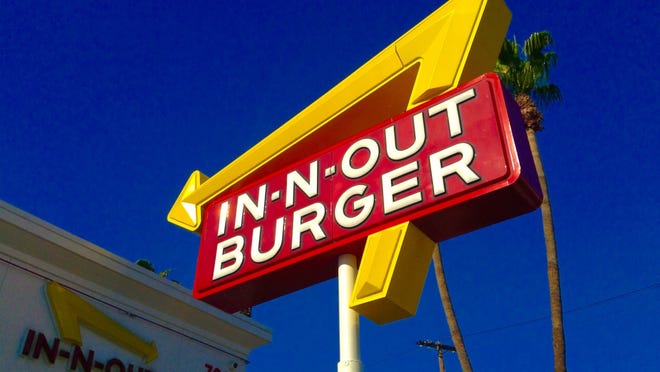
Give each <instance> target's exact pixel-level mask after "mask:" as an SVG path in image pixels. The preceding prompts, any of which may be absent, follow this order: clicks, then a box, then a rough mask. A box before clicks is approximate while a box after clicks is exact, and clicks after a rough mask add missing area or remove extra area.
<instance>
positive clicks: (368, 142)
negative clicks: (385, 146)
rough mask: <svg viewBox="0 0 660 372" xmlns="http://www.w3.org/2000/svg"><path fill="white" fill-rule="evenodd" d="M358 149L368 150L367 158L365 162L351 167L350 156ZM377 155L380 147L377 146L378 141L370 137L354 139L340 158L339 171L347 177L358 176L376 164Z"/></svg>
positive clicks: (367, 171)
mask: <svg viewBox="0 0 660 372" xmlns="http://www.w3.org/2000/svg"><path fill="white" fill-rule="evenodd" d="M360 149H365V150H367V151H369V159H367V162H366V163H365V164H364V165H363V166H361V167H359V168H353V165H351V158H352V157H353V155H354V154H355V153H356V152H358V151H359V150H360ZM379 156H380V149H379V148H378V142H376V140H374V139H372V138H363V139H361V140H359V141H356V142H355V143H354V144H352V145H351V146H350V147H349V148H348V150H346V153H345V154H344V157H343V158H342V159H341V171H342V173H343V174H344V176H346V177H348V178H353V179H355V178H360V177H362V176H364V175H365V174H367V173H369V172H370V171H371V170H372V169H373V168H374V166H376V162H377V161H378V157H379Z"/></svg>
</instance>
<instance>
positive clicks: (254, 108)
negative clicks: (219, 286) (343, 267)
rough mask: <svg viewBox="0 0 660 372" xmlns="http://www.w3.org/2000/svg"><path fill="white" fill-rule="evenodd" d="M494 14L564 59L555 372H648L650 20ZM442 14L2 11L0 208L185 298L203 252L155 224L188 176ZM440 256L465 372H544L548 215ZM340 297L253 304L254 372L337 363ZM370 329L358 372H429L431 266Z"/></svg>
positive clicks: (55, 5) (556, 115) (650, 11)
mask: <svg viewBox="0 0 660 372" xmlns="http://www.w3.org/2000/svg"><path fill="white" fill-rule="evenodd" d="M507 4H508V6H509V8H510V9H511V10H512V13H513V20H512V23H511V26H510V28H509V37H512V36H513V35H516V37H517V38H518V40H523V39H525V38H526V37H527V36H528V35H529V34H530V33H531V32H533V31H538V30H543V29H547V30H549V31H551V33H552V34H553V36H554V39H555V42H556V48H555V49H556V51H557V54H558V56H559V64H558V66H557V68H556V69H555V70H554V71H553V72H552V75H551V78H552V80H553V82H554V83H556V84H557V85H559V87H560V88H561V89H562V92H563V95H564V102H563V103H562V104H560V105H556V106H553V107H551V108H549V109H548V110H546V113H545V127H546V129H545V130H544V131H543V132H541V133H540V134H539V136H538V140H539V146H540V149H541V153H542V156H543V159H544V164H545V168H546V174H547V177H548V183H549V188H550V196H551V201H552V204H553V210H554V213H555V228H556V233H557V246H558V252H559V260H560V270H561V280H562V294H563V300H564V310H565V312H566V315H565V334H566V347H567V362H568V367H569V368H570V369H571V370H576V371H622V370H655V369H658V368H660V354H658V353H657V350H660V341H658V334H659V333H660V320H659V319H660V318H659V317H658V316H657V314H658V313H659V312H660V291H659V289H660V284H659V283H660V253H659V250H658V240H659V239H660V236H659V234H658V223H659V222H660V217H659V215H658V200H657V190H658V189H660V182H659V178H658V167H657V165H656V160H657V158H658V155H660V153H659V151H658V138H659V132H660V129H659V126H658V125H657V123H658V112H659V110H658V108H659V105H658V98H657V97H658V96H659V95H660V89H659V84H658V77H657V72H656V71H657V61H658V57H659V55H658V50H657V40H658V39H660V35H658V33H659V32H658V29H657V25H656V23H657V20H658V19H659V17H658V15H659V7H660V6H659V5H658V3H657V2H654V1H645V0H635V1H632V2H626V3H624V2H619V1H599V2H596V1H592V0H589V1H583V2H571V1H549V2H528V1H521V0H509V1H507ZM439 5H440V3H439V2H437V1H398V0H397V1H389V2H387V4H384V3H383V2H382V1H359V2H355V4H348V3H340V2H337V3H330V4H319V5H312V4H311V3H309V2H295V1H293V2H292V1H288V2H287V1H269V2H259V1H254V2H247V1H245V2H244V1H235V2H231V3H228V4H224V3H221V2H211V1H208V2H189V3H188V2H186V3H183V2H152V3H141V4H135V3H134V2H121V1H116V2H114V1H113V2H100V1H92V2H84V3H83V2H68V1H50V2H33V1H4V2H3V3H2V6H0V82H1V83H0V129H1V131H0V198H1V199H3V200H5V201H7V202H9V203H11V204H14V205H15V206H17V207H19V208H21V209H24V210H25V211H27V212H29V213H32V214H34V215H36V216H38V217H40V218H42V219H44V220H46V221H48V222H50V223H53V224H54V225H56V226H59V227H61V228H63V229H65V230H68V231H69V232H71V233H73V234H76V235H79V236H81V237H83V238H84V239H87V240H89V241H91V242H93V243H95V244H97V245H99V246H101V247H103V248H105V249H108V250H110V251H112V252H114V253H116V254H118V255H120V256H122V257H125V258H126V259H128V260H131V261H134V260H137V259H139V258H149V259H150V260H152V261H153V262H154V263H155V265H156V266H157V268H159V269H166V268H172V269H173V270H174V271H173V272H172V274H171V275H172V277H173V278H175V279H177V280H179V281H181V282H182V283H183V284H184V285H185V286H187V287H191V286H192V282H193V276H194V267H195V261H196V255H197V248H198V244H199V238H198V237H197V236H196V235H194V234H192V233H189V232H187V231H185V230H182V229H180V228H178V227H175V226H174V225H171V224H169V223H168V222H167V221H166V219H165V217H166V214H167V212H168V210H169V208H170V206H171V204H172V203H173V202H174V200H175V199H176V196H177V195H178V193H179V191H180V189H181V187H182V185H183V183H184V182H185V180H186V179H187V177H188V175H189V174H190V172H191V171H193V170H195V169H200V170H202V171H203V172H204V173H206V174H214V173H215V172H217V171H218V170H220V169H221V168H222V167H223V166H224V165H226V164H227V163H229V162H230V161H232V160H233V159H234V158H235V157H237V156H239V155H240V154H242V153H243V152H244V151H246V150H247V149H248V148H250V147H251V146H252V145H253V144H255V143H256V142H257V141H259V140H260V139H262V138H263V137H265V136H266V135H268V134H269V133H270V132H271V131H272V130H274V129H275V128H277V127H279V126H280V125H281V124H282V123H284V122H286V121H287V120H288V119H289V118H290V117H292V116H293V115H295V114H296V113H297V112H299V111H300V110H301V109H303V108H304V107H306V106H307V105H308V104H310V103H311V102H313V101H314V100H315V99H316V98H318V97H319V96H320V95H322V94H323V93H324V92H326V91H327V90H328V89H330V88H332V87H333V86H334V85H335V84H336V83H338V82H339V81H341V80H342V79H343V78H344V77H346V76H347V75H348V74H350V73H351V72H352V71H354V70H355V69H356V68H357V67H359V66H360V65H362V64H363V63H364V62H366V61H367V60H368V59H369V58H370V57H371V56H373V55H374V54H376V53H377V52H379V51H380V50H381V49H383V48H384V47H385V46H387V45H389V44H390V43H391V42H392V41H394V40H395V39H396V38H397V37H398V36H400V35H401V34H403V33H404V32H405V31H407V30H408V29H409V28H410V27H412V26H413V25H415V24H416V23H417V22H419V21H420V20H421V19H423V18H424V17H425V16H426V15H428V14H429V13H431V12H432V11H433V10H434V9H436V8H437V7H438V6H439ZM442 247H443V257H444V261H445V269H446V274H447V280H448V283H449V287H450V290H451V294H452V298H453V301H454V306H455V310H456V313H457V316H458V319H459V322H460V325H461V328H462V330H463V333H464V336H465V340H466V344H467V349H468V353H469V354H470V357H471V359H472V364H473V367H474V368H475V370H487V371H530V370H533V371H549V370H552V346H551V342H552V341H551V335H550V320H549V317H548V316H549V300H548V294H547V292H548V291H547V277H546V269H545V268H546V263H545V250H544V244H543V234H542V228H541V216H540V212H534V213H531V214H528V215H525V216H522V217H519V218H516V219H513V220H510V221H506V222H503V223H500V224H497V225H495V226H491V227H488V228H485V229H482V230H479V231H477V232H474V233H470V234H468V235H465V236H461V237H458V238H454V239H451V240H449V241H447V242H444V243H443V244H442ZM336 285H337V283H336V280H330V281H328V282H325V283H321V284H319V285H316V286H313V287H310V288H307V289H304V290H301V291H299V292H296V293H293V294H290V295H287V296H284V297H282V298H279V299H276V300H273V301H270V302H267V303H265V304H262V305H258V306H257V307H255V309H254V318H255V319H256V320H258V321H260V322H263V323H265V324H266V325H268V326H270V327H272V329H273V331H274V339H273V343H272V344H270V345H267V346H264V347H262V348H260V349H258V350H256V351H255V352H254V353H253V354H252V355H251V358H250V360H251V363H250V365H249V367H248V371H251V372H260V371H309V370H315V371H317V370H318V371H332V370H335V369H336V363H337V361H338V336H337V310H336V308H337V298H336V297H337V296H336ZM361 326H362V334H361V336H362V339H361V346H362V358H363V363H364V365H365V369H366V370H367V371H401V370H420V371H421V370H424V371H425V370H437V359H436V355H435V352H434V351H433V350H430V349H422V348H419V347H417V346H416V345H415V342H416V341H417V340H420V339H433V340H440V341H442V342H444V343H451V339H450V336H449V332H448V329H447V325H446V321H445V317H444V313H443V312H442V309H441V306H440V301H439V296H438V294H437V289H436V287H435V284H434V277H433V275H432V274H431V275H429V276H428V277H427V284H426V287H425V290H424V293H423V295H422V298H421V301H420V306H419V309H418V313H417V315H416V316H415V317H413V318H410V319H407V320H403V321H399V322H396V323H393V324H390V325H386V326H377V325H375V324H373V323H371V322H370V321H368V320H366V319H363V320H362V323H361ZM445 361H446V363H447V370H449V371H451V370H458V369H459V366H458V361H457V358H456V356H455V355H451V354H450V355H447V356H446V358H445Z"/></svg>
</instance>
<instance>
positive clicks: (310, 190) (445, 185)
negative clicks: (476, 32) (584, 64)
mask: <svg viewBox="0 0 660 372" xmlns="http://www.w3.org/2000/svg"><path fill="white" fill-rule="evenodd" d="M346 125H350V123H347V124H346ZM329 145H332V144H329ZM540 203H541V191H540V188H539V186H538V179H537V175H536V171H535V169H534V165H533V162H532V159H531V154H530V150H529V144H528V143H527V138H526V136H525V133H524V125H523V123H522V119H521V118H520V112H519V108H518V106H517V105H516V104H515V102H514V101H513V100H512V99H511V98H510V97H509V96H508V95H507V94H505V92H504V91H503V89H502V87H501V84H500V82H499V79H498V78H497V76H496V75H495V74H487V75H484V76H482V77H480V78H478V79H476V80H474V81H472V82H469V83H467V84H465V85H463V86H460V87H458V88H457V89H455V90H453V91H452V92H449V93H446V94H444V95H441V96H439V97H437V98H435V99H433V100H431V101H429V102H427V103H425V104H423V105H421V106H419V107H417V108H414V109H412V110H410V111H408V112H406V113H403V114H401V115H398V116H396V117H394V118H392V119H390V120H388V121H386V122H384V123H381V124H379V125H377V126H375V127H373V128H372V129H369V130H368V131H365V132H363V133H360V134H359V135H357V136H355V137H353V138H350V139H348V140H346V141H344V142H342V143H339V144H336V145H334V146H330V147H329V148H328V149H327V150H324V151H322V152H319V153H317V154H314V155H313V156H310V157H309V158H307V159H305V160H304V161H302V162H300V163H298V164H293V165H292V166H291V167H290V168H288V169H284V170H274V172H273V173H272V175H270V176H269V177H267V178H265V179H263V180H261V181H260V182H258V183H255V184H252V185H250V186H248V187H246V188H244V189H241V190H238V191H236V192H232V193H230V194H227V195H221V196H219V197H218V198H217V199H215V200H214V201H212V202H211V203H209V205H208V206H207V208H206V210H205V212H204V213H205V215H204V220H203V221H204V224H203V227H202V236H201V246H200V251H199V257H198V263H197V273H196V277H195V285H194V290H193V293H194V295H195V297H197V298H199V299H202V300H204V301H206V302H209V303H211V304H213V305H214V306H216V307H219V308H221V309H223V310H225V311H228V312H234V311H237V310H240V309H241V308H245V307H248V306H251V305H254V304H257V303H260V302H263V301H266V300H269V299H272V298H275V297H277V296H280V295H282V294H285V293H288V292H292V291H294V290H297V289H300V288H303V287H306V286H308V285H311V284H314V283H317V282H320V281H323V280H326V279H329V278H331V277H333V276H335V275H336V270H337V258H338V256H339V255H341V254H343V253H353V254H356V255H357V256H360V255H361V252H362V249H363V248H364V242H365V241H366V238H367V236H368V235H369V234H371V233H374V232H377V231H380V230H382V229H384V228H386V227H389V226H392V225H395V224H398V223H402V222H405V221H412V222H413V223H414V224H415V225H416V226H417V227H418V228H419V229H420V230H422V231H423V232H424V233H426V234H427V235H428V236H429V237H430V238H432V239H434V240H435V241H441V240H445V239H448V238H451V237H453V236H456V235H459V234H462V233H465V232H468V231H472V230H475V229H478V228H480V227H483V226H486V225H489V224H493V223H496V222H499V221H502V220H504V219H507V218H511V217H515V216H517V215H520V214H523V213H526V212H529V211H531V210H534V209H536V208H537V207H538V205H539V204H540Z"/></svg>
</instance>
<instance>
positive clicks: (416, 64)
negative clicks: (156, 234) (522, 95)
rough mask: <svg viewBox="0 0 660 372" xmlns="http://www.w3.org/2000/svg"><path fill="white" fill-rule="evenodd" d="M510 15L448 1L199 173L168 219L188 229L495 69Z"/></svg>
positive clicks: (488, 4) (493, 5)
mask: <svg viewBox="0 0 660 372" xmlns="http://www.w3.org/2000/svg"><path fill="white" fill-rule="evenodd" d="M510 19H511V13H510V12H509V10H508V8H507V7H506V5H505V4H504V1H503V0H450V1H449V2H447V3H445V4H444V5H443V6H441V7H440V8H438V9H437V10H436V11H434V12H433V13H431V14H430V15H429V16H428V17H427V18H425V19H424V20H423V21H421V22H420V23H419V24H417V25H416V26H415V27H413V28H412V29H411V30H410V31H408V32H407V33H405V34H404V35H403V36H401V37H400V38H399V39H398V40H396V41H395V42H394V43H392V44H391V45H389V46H388V47H387V48H385V49H384V50H383V51H381V52H380V53H379V54H377V55H376V56H375V57H373V58H372V59H371V60H369V61H368V62H367V63H365V64H364V65H363V66H362V67H360V68H359V69H357V70H356V71H355V72H354V73H352V74H351V75H350V76H348V77H347V78H346V79H344V80H343V81H342V82H340V83H339V84H337V85H336V86H335V87H334V88H332V89H331V90H329V91H328V92H327V93H325V94H324V95H323V96H321V97H320V98H319V99H317V100H316V101H315V102H314V103H312V104H311V105H309V106H308V107H307V108H305V109H304V110H303V111H301V112H300V113H298V114H297V115H296V116H294V117H293V118H292V119H290V120H289V121H288V122H286V123H285V124H284V125H282V126H281V127H280V128H279V129H277V130H276V131H274V132H273V133H271V134H270V135H269V136H268V137H266V138H265V139H263V140H262V141H261V142H259V143H258V144H256V145H255V146H254V147H252V148H251V149H250V150H249V151H247V152H246V153H244V154H243V155H242V156H240V157H238V158H237V159H236V160H234V161H233V162H232V163H230V164H229V165H227V166H226V167H225V168H223V169H222V170H221V171H220V172H218V173H217V174H215V175H214V176H213V177H211V178H208V179H207V177H206V176H204V175H203V174H202V173H201V172H199V171H195V172H194V173H193V174H192V175H191V176H190V178H189V179H188V182H187V183H186V185H185V187H184V189H183V191H182V192H181V194H180V195H179V197H178V198H177V200H176V202H175V204H174V205H173V206H172V209H171V210H170V212H169V214H168V216H167V219H168V221H170V222H171V223H173V224H175V225H178V226H180V227H183V228H185V229H187V230H190V231H197V230H198V229H199V228H200V226H201V220H202V210H203V207H204V205H206V204H207V203H208V202H209V201H211V200H212V199H214V198H215V197H216V196H218V195H220V194H221V193H223V192H225V191H229V190H234V189H236V188H238V187H240V186H241V185H245V184H246V183H248V182H251V181H254V180H257V179H258V178H259V177H263V176H264V175H266V174H268V173H269V172H271V171H272V170H274V169H279V168H281V167H283V166H285V165H288V164H291V163H293V162H295V161H297V160H300V159H301V158H303V157H305V156H308V155H309V154H311V153H313V152H316V151H317V150H318V149H320V148H324V147H327V146H328V145H331V144H334V143H337V142H339V141H341V140H343V139H346V138H348V137H350V136H351V135H354V134H356V133H359V132H361V131H362V130H364V129H367V128H369V127H371V126H372V125H374V124H376V123H379V122H381V121H383V120H386V119H388V118H390V117H392V116H394V115H396V114H399V113H402V112H404V111H406V110H407V109H409V108H412V107H413V106H416V105H418V104H420V103H422V102H424V101H425V100H427V99H429V98H431V97H433V96H435V95H438V94H440V93H442V92H444V91H447V90H449V89H452V88H454V87H456V86H458V85H459V84H461V83H463V82H465V81H468V80H470V79H472V78H474V77H476V76H478V75H480V74H482V73H484V72H487V71H489V70H491V69H492V68H493V67H494V65H495V61H496V59H497V55H498V53H499V50H500V46H501V44H502V40H503V38H504V35H505V33H506V29H507V28H508V25H509V21H510Z"/></svg>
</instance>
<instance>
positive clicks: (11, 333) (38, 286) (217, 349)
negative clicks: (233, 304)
mask: <svg viewBox="0 0 660 372" xmlns="http://www.w3.org/2000/svg"><path fill="white" fill-rule="evenodd" d="M51 280H54V281H56V282H58V283H60V284H62V285H63V286H65V287H68V288H70V289H71V290H73V291H74V292H75V293H79V297H80V298H83V299H84V300H85V301H87V302H88V303H90V304H92V305H93V306H94V307H95V308H96V309H98V310H100V311H101V312H102V313H104V314H105V315H107V316H109V317H110V318H112V319H113V320H115V321H117V322H119V323H120V324H121V325H122V326H123V327H124V328H126V329H128V330H130V331H131V332H132V333H134V334H136V335H138V336H139V337H140V338H142V339H144V340H153V341H155V342H156V346H157V348H158V354H159V357H158V358H157V359H156V360H154V361H152V362H151V363H146V362H145V361H143V360H142V359H141V357H140V356H139V355H137V354H135V353H134V352H131V351H128V350H126V349H124V348H122V347H121V346H119V345H116V344H114V343H113V342H111V341H110V340H108V339H106V338H105V337H104V336H103V335H99V334H97V333H96V332H94V331H93V330H91V329H88V328H87V327H85V326H83V327H82V329H81V332H82V338H83V345H82V347H81V349H82V351H83V352H84V353H85V355H86V356H87V353H88V351H89V350H94V353H95V354H94V360H95V361H98V362H100V363H102V364H103V367H102V368H98V367H100V366H97V368H93V369H92V371H103V370H108V371H113V372H114V371H117V372H119V371H122V368H121V367H122V366H123V367H124V369H123V371H125V372H128V371H130V370H131V365H132V370H133V372H138V371H139V370H140V368H142V371H146V370H150V371H208V370H210V371H213V370H214V368H217V369H216V370H215V371H216V372H217V371H222V372H225V371H244V370H245V365H246V363H247V359H248V356H249V353H250V352H251V350H252V349H254V348H255V347H258V346H260V345H263V344H265V343H268V342H270V340H271V337H272V336H271V331H270V330H269V329H267V328H265V327H264V326H262V325H260V324H258V323H256V322H255V321H253V320H251V319H249V318H247V317H244V316H242V315H229V314H226V313H224V312H222V311H220V310H217V309H215V308H213V307H211V306H209V305H207V304H205V303H202V302H200V301H197V300H195V299H193V298H192V296H191V295H190V293H189V290H187V289H185V288H183V287H182V286H180V285H178V284H176V283H172V282H170V281H168V280H166V279H163V278H160V277H158V276H157V275H155V274H152V273H149V272H147V271H146V270H143V269H142V268H140V267H138V266H137V265H135V264H134V263H131V262H128V261H126V260H124V259H122V258H120V257H118V256H115V255H113V254H112V253H110V252H108V251H105V250H103V249H101V248H99V247H96V246H94V245H92V244H90V243H88V242H85V241H83V240H82V239H79V238H77V237H75V236H73V235H70V234H68V233H66V232H64V231H62V230H60V229H58V228H56V227H54V226H52V225H49V224H47V223H46V222H44V221H41V220H39V219H37V218H35V217H33V216H30V215H28V214H26V213H24V212H22V211H20V210H18V209H16V208H14V207H12V206H10V205H8V204H6V203H4V202H2V201H0V371H50V370H53V371H68V370H69V368H70V366H71V362H72V357H71V356H69V357H68V358H67V357H65V356H59V357H57V359H56V360H55V362H54V363H51V361H49V360H48V358H47V357H46V355H45V354H46V353H45V352H43V351H42V353H41V355H40V357H39V358H35V357H34V354H35V344H36V340H33V341H32V343H31V346H32V347H31V348H30V351H29V352H28V355H27V356H24V355H23V347H24V346H25V344H26V338H27V335H28V333H29V330H30V329H32V330H34V331H36V332H37V333H41V334H43V335H44V336H45V338H46V339H47V341H48V345H49V347H53V346H54V341H55V338H60V335H59V333H58V328H57V326H56V324H55V320H54V318H53V315H52V313H51V308H50V304H49V302H48V297H47V295H46V290H45V286H46V284H47V283H48V282H49V281H51ZM59 350H63V351H64V353H65V354H66V351H68V352H69V353H72V352H73V351H74V346H73V345H72V344H69V343H67V342H65V341H60V344H59ZM113 358H115V359H116V360H115V361H114V362H111V363H108V362H109V361H111V360H112V359H113ZM108 364H110V367H111V368H108ZM112 365H114V366H112ZM207 365H208V366H213V368H210V369H209V367H208V366H207ZM78 370H79V371H82V370H84V369H83V368H78Z"/></svg>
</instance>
